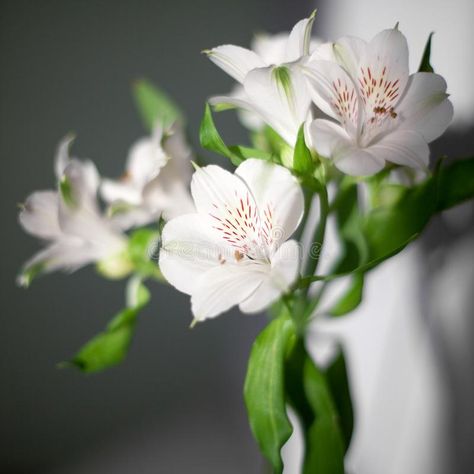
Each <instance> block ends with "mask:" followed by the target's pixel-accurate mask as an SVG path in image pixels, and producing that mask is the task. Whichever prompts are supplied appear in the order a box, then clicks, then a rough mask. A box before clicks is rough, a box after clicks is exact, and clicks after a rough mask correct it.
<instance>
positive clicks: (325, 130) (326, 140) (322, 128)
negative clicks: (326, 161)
mask: <svg viewBox="0 0 474 474" xmlns="http://www.w3.org/2000/svg"><path fill="white" fill-rule="evenodd" d="M305 133H306V135H307V136H308V142H309V143H310V144H311V146H312V147H313V148H314V149H315V150H316V151H317V152H318V153H319V154H320V155H321V156H324V157H327V158H333V157H334V156H335V155H338V154H339V153H340V152H341V151H342V150H344V149H347V148H350V147H351V146H352V144H351V141H350V137H349V135H348V134H347V132H346V131H345V130H344V128H343V127H341V126H340V125H338V124H337V123H334V122H331V121H329V120H325V119H316V120H313V121H312V122H311V123H309V125H308V126H307V127H306V129H305ZM305 138H306V137H305Z"/></svg>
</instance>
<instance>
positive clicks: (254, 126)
mask: <svg viewBox="0 0 474 474" xmlns="http://www.w3.org/2000/svg"><path fill="white" fill-rule="evenodd" d="M289 37H290V33H289V32H282V33H277V34H274V35H271V34H268V33H258V34H257V35H255V36H254V38H253V39H252V41H251V43H250V49H251V50H252V51H253V52H254V53H255V54H257V56H259V57H260V58H261V59H262V60H263V62H264V63H265V65H266V66H271V65H273V64H283V63H285V62H286V60H287V57H286V50H287V44H288V40H289ZM320 45H321V42H320V41H319V40H318V39H316V38H311V40H310V46H309V54H311V53H313V52H314V51H315V50H316V48H317V47H318V46H320ZM230 96H231V97H234V98H236V99H240V100H246V99H247V95H246V93H245V89H244V86H243V85H242V84H241V83H237V84H236V85H235V87H234V88H233V89H232V91H231V93H230ZM237 114H238V117H239V119H240V121H241V123H242V124H243V125H244V126H245V127H247V128H248V129H249V130H261V129H262V128H263V127H264V126H265V121H264V120H263V119H262V118H261V116H260V115H257V114H256V113H255V112H252V111H249V110H246V109H238V112H237Z"/></svg>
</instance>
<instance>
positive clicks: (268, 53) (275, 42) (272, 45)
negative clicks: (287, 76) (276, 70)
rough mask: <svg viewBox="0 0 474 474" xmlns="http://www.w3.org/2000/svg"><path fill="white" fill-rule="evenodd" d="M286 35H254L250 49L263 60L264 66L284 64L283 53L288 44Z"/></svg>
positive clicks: (287, 35)
mask: <svg viewBox="0 0 474 474" xmlns="http://www.w3.org/2000/svg"><path fill="white" fill-rule="evenodd" d="M288 37H289V34H288V33H277V34H275V35H269V34H267V33H259V34H256V35H255V36H254V38H253V40H252V43H251V47H252V50H253V51H255V53H256V54H257V55H258V56H259V57H260V58H262V59H263V61H264V62H265V65H266V66H271V65H272V64H281V63H284V62H286V58H285V53H286V46H287V43H288Z"/></svg>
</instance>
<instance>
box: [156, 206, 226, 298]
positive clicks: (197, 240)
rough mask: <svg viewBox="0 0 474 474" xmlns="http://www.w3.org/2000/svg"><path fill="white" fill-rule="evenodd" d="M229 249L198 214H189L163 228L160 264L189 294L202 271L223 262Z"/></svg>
mask: <svg viewBox="0 0 474 474" xmlns="http://www.w3.org/2000/svg"><path fill="white" fill-rule="evenodd" d="M228 252H229V251H228V249H227V248H226V247H225V244H224V243H221V241H220V240H218V239H217V238H216V237H215V235H214V233H213V232H212V230H211V229H210V228H209V227H208V226H207V225H206V224H205V222H204V221H203V219H202V217H201V216H199V214H186V215H184V216H180V217H177V218H175V219H172V220H170V221H169V222H168V223H167V224H166V225H165V227H164V228H163V232H162V247H161V250H160V257H159V266H160V270H161V272H162V273H163V275H164V277H165V278H166V279H167V280H168V281H169V282H170V283H171V284H172V285H173V286H174V287H175V288H177V289H178V290H179V291H182V292H183V293H187V294H188V295H190V294H191V293H192V292H193V289H194V287H195V286H196V282H197V280H198V278H199V277H200V276H201V275H202V273H203V272H205V271H207V270H209V269H211V268H213V267H215V266H220V265H223V263H222V262H223V259H225V258H226V257H227V254H228Z"/></svg>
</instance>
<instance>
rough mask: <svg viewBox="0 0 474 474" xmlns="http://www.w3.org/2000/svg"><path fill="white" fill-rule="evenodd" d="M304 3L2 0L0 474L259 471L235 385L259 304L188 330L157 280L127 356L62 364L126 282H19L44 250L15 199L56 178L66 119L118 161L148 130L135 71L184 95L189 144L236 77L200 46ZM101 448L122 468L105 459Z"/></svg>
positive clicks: (294, 15) (81, 138) (233, 134)
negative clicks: (89, 369)
mask: <svg viewBox="0 0 474 474" xmlns="http://www.w3.org/2000/svg"><path fill="white" fill-rule="evenodd" d="M290 6H291V8H290ZM309 10H310V7H309V5H307V2H295V1H292V2H286V3H285V2H283V1H281V2H278V1H277V2H276V1H270V0H268V1H258V2H256V1H254V0H239V1H235V2H227V1H223V0H205V1H193V2H184V1H176V0H175V1H167V0H164V1H163V0H160V1H154V2H153V1H133V2H132V1H129V2H125V1H79V0H76V1H73V0H70V1H65V0H58V1H51V0H48V1H45V0H43V1H1V3H0V71H1V76H0V104H1V105H0V134H1V135H0V156H1V160H2V172H1V173H0V179H1V186H0V192H1V199H0V206H1V216H2V221H3V224H2V232H1V238H2V249H3V251H2V255H3V258H2V266H1V279H2V280H1V288H2V290H1V299H2V301H1V308H2V311H1V314H0V325H1V327H0V331H1V333H0V334H1V336H0V340H1V342H0V374H1V387H0V471H1V472H4V473H20V472H24V473H33V472H52V470H53V468H54V467H55V466H57V467H58V472H88V473H90V472H92V467H91V466H89V464H87V463H88V462H89V461H88V460H89V459H95V460H94V462H92V461H91V465H92V464H98V466H99V467H97V468H96V469H97V471H94V472H100V473H105V472H114V473H118V472H163V473H171V472H177V473H181V472H183V473H184V472H198V473H199V472H202V473H214V472H215V473H221V472H226V473H227V472H230V473H232V472H236V473H237V472H240V473H241V472H246V473H252V472H260V468H261V460H260V456H259V454H258V452H257V449H256V447H255V446H254V443H253V440H252V438H251V435H250V431H249V428H248V427H247V421H246V416H245V411H244V406H243V400H242V396H241V391H242V382H243V378H244V374H245V367H246V359H247V355H248V351H249V348H250V345H251V343H252V340H253V339H254V337H255V335H256V334H257V332H258V331H259V329H260V328H261V327H262V326H263V325H264V323H265V320H264V317H263V316H258V317H242V316H238V315H236V314H229V315H226V316H225V317H223V318H220V319H217V320H215V321H212V322H210V323H209V324H205V325H202V326H200V327H197V328H195V329H194V330H192V331H191V330H188V325H189V323H190V321H191V315H190V309H189V300H188V297H186V296H184V295H181V294H178V292H176V291H174V290H172V289H170V288H165V287H163V286H158V285H153V287H152V291H153V300H152V303H151V304H150V305H149V307H148V308H147V309H146V310H145V311H144V312H143V314H142V316H141V318H140V319H141V320H140V324H139V325H138V328H137V332H136V337H135V340H134V343H133V346H132V349H131V352H130V355H129V358H128V359H127V361H126V362H125V363H124V364H123V365H122V366H120V367H119V368H116V369H113V370H111V371H110V372H107V373H105V374H102V375H98V376H89V377H84V376H82V375H80V374H78V373H76V372H73V371H68V370H57V369H56V368H55V364H56V363H57V362H58V361H61V360H63V359H65V358H67V357H69V356H71V355H72V353H73V352H74V351H75V350H76V349H78V348H79V347H80V345H81V344H82V343H84V342H85V341H86V340H87V339H88V338H89V337H91V336H92V335H93V334H95V333H96V332H97V331H99V330H100V329H101V328H102V327H103V326H104V325H105V323H106V321H107V320H108V319H109V318H110V317H112V316H113V314H114V313H115V312H116V311H117V310H119V309H120V308H121V306H122V305H123V287H124V284H123V283H113V282H107V281H104V280H102V279H101V278H99V277H98V276H97V275H96V274H95V272H94V270H93V269H92V268H86V269H83V270H80V271H79V272H77V273H75V274H74V275H71V276H68V277H67V278H66V277H65V276H64V275H62V274H54V275H51V276H47V277H44V278H41V279H39V280H37V281H36V282H35V283H34V284H33V285H32V287H31V288H30V289H29V290H24V289H20V288H17V287H16V286H15V282H14V278H15V275H16V274H17V271H18V269H19V267H20V265H21V264H22V262H23V261H24V260H26V259H27V258H28V257H29V256H30V255H32V254H33V253H34V252H35V251H36V250H37V249H38V248H39V245H38V242H36V241H35V240H34V239H33V238H31V237H29V236H27V235H26V234H24V233H23V232H22V230H21V229H20V227H19V226H18V225H17V222H16V219H17V203H18V202H22V201H23V200H24V199H25V197H26V196H27V195H28V194H29V193H30V192H32V191H33V190H36V189H47V188H51V187H52V186H53V185H54V180H53V172H52V164H53V153H54V150H55V147H56V144H57V142H58V140H59V139H60V138H61V137H62V136H63V135H64V134H65V133H67V132H68V131H70V130H73V131H74V132H76V134H77V137H78V138H77V140H76V144H75V145H74V152H75V154H77V155H78V156H79V157H88V158H91V159H93V160H94V161H95V162H96V163H97V166H98V168H99V170H100V172H101V173H103V174H104V175H106V176H118V175H120V174H121V172H122V168H123V165H124V160H125V158H126V153H127V151H128V147H129V146H130V145H131V143H132V142H133V141H134V140H135V139H137V138H138V137H140V136H141V135H143V134H144V132H145V130H144V129H143V127H142V124H141V122H140V120H139V118H138V115H137V114H136V112H135V109H134V105H133V103H132V100H131V96H130V84H131V83H132V81H133V80H134V79H135V78H137V77H148V78H150V79H152V80H154V81H156V82H157V83H159V84H160V85H161V86H162V87H163V88H164V89H165V90H167V91H168V92H169V93H170V94H171V95H172V96H173V97H175V99H176V100H177V101H178V102H179V103H180V104H181V106H182V107H183V109H185V111H186V113H187V115H188V117H189V124H190V127H189V132H190V135H191V136H192V139H193V140H194V143H195V144H196V143H197V131H198V126H199V122H200V118H201V115H202V112H203V107H204V102H205V99H206V98H207V97H208V96H210V95H211V94H214V93H216V92H227V91H228V90H229V88H230V85H231V84H232V80H231V79H230V78H228V77H227V76H226V75H225V74H224V73H223V72H221V71H220V70H218V69H217V68H216V67H215V66H214V65H212V64H211V63H210V61H208V60H207V59H206V58H205V57H204V56H203V55H201V54H200V51H201V50H202V49H205V48H209V47H212V46H216V45H218V44H221V43H225V42H229V43H235V44H248V41H249V39H250V37H251V35H252V34H253V33H254V32H255V31H258V30H261V29H264V30H269V31H274V32H277V31H280V30H285V29H288V28H289V27H290V26H291V25H293V24H294V23H295V22H296V21H297V20H298V19H300V18H302V17H304V16H305V15H306V14H307V13H308V11H309ZM219 121H220V123H221V124H223V125H222V127H223V128H222V129H223V131H224V133H225V134H226V136H227V137H230V138H231V139H238V138H239V137H240V136H241V135H240V134H243V132H242V131H241V129H240V127H237V126H235V125H236V120H235V117H234V114H230V113H229V114H224V115H223V116H222V117H221V118H220V119H219ZM242 136H243V135H242ZM122 445H123V449H122V447H121V446H122ZM108 446H111V447H110V448H109V447H108ZM114 446H115V447H114ZM117 446H120V448H117ZM108 450H112V453H113V455H112V456H111V457H112V458H115V459H116V465H115V466H113V467H112V466H109V465H101V464H100V460H97V458H100V457H101V456H102V455H104V456H106V457H108V455H107V453H108ZM130 451H133V452H135V454H134V455H132V454H129V452H130ZM104 453H106V454H104ZM109 454H110V453H109ZM83 463H84V464H83ZM69 465H71V466H72V465H77V467H76V468H74V469H77V470H74V469H73V468H69V467H67V466H69ZM81 466H82V467H81ZM86 466H87V467H86ZM69 469H71V471H69Z"/></svg>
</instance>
